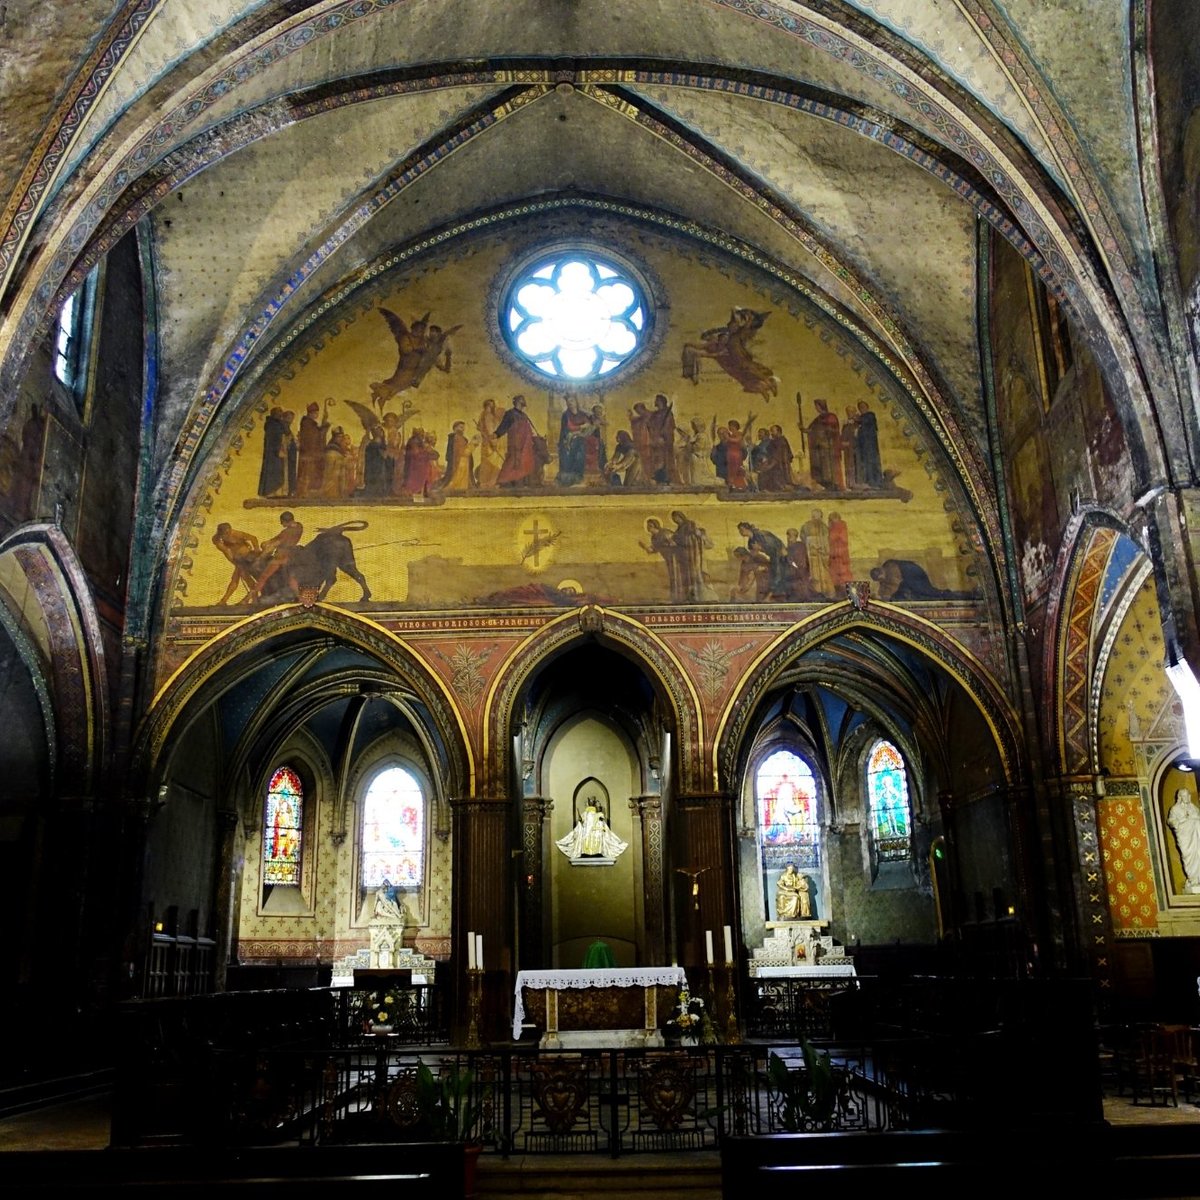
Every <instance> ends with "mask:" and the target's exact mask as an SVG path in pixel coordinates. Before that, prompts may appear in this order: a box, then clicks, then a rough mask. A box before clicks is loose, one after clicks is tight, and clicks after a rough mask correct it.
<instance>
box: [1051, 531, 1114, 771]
mask: <svg viewBox="0 0 1200 1200" xmlns="http://www.w3.org/2000/svg"><path fill="white" fill-rule="evenodd" d="M1123 530H1124V525H1123V523H1122V522H1120V521H1118V520H1117V519H1116V518H1115V517H1113V516H1112V515H1111V514H1110V513H1108V512H1106V511H1103V510H1100V509H1089V510H1086V511H1082V512H1080V513H1078V514H1076V516H1075V517H1074V518H1073V519H1072V521H1071V523H1070V525H1069V526H1068V527H1067V530H1066V532H1065V534H1064V536H1063V544H1062V548H1061V549H1060V551H1059V557H1058V563H1057V564H1056V569H1055V578H1054V580H1053V583H1052V585H1051V589H1050V595H1051V596H1052V597H1054V600H1053V601H1052V607H1051V610H1050V612H1049V613H1048V619H1047V623H1046V627H1047V629H1048V630H1053V636H1052V637H1047V639H1046V645H1045V657H1044V660H1043V677H1044V678H1045V680H1046V683H1047V685H1048V686H1046V687H1045V688H1044V689H1043V693H1044V695H1045V696H1046V698H1047V699H1046V702H1045V704H1044V705H1043V710H1042V719H1043V721H1044V722H1045V727H1046V728H1047V729H1051V730H1053V745H1054V752H1055V755H1056V769H1057V773H1058V774H1060V775H1064V776H1067V775H1085V774H1088V773H1089V772H1090V771H1092V770H1093V769H1095V768H1094V764H1095V760H1096V756H1097V749H1096V745H1095V721H1094V705H1093V703H1092V694H1093V686H1094V683H1095V681H1094V680H1093V669H1094V666H1095V655H1094V653H1093V649H1094V643H1093V625H1094V621H1095V617H1096V612H1097V609H1098V607H1099V605H1100V603H1101V589H1102V585H1103V582H1104V574H1105V568H1106V567H1107V565H1108V561H1109V557H1110V555H1111V554H1112V551H1113V547H1114V546H1115V545H1116V542H1117V540H1118V538H1119V537H1120V536H1121V534H1122V532H1123Z"/></svg>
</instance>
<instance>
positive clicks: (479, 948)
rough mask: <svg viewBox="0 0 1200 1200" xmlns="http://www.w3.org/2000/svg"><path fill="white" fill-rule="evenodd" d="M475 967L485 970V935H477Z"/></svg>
mask: <svg viewBox="0 0 1200 1200" xmlns="http://www.w3.org/2000/svg"><path fill="white" fill-rule="evenodd" d="M475 966H476V967H478V968H479V970H481V971H482V970H483V934H482V933H477V934H476V935H475Z"/></svg>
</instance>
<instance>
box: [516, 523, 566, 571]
mask: <svg viewBox="0 0 1200 1200" xmlns="http://www.w3.org/2000/svg"><path fill="white" fill-rule="evenodd" d="M521 532H522V533H523V534H525V536H526V537H529V538H532V539H533V540H532V541H531V542H530V543H529V545H528V546H526V547H525V549H524V550H523V551H522V552H521V561H522V562H524V561H525V560H526V559H527V558H532V559H533V565H534V566H535V567H540V566H541V565H542V557H541V555H542V551H543V550H546V549H549V547H551V546H553V545H554V543H555V542H557V541H558V539H559V537H560V534H558V533H556V532H554V531H553V530H551V529H547V530H544V531H543V529H542V525H541V522H540V521H539V520H538V519H537V518H536V517H534V519H533V528H532V529H522V530H521Z"/></svg>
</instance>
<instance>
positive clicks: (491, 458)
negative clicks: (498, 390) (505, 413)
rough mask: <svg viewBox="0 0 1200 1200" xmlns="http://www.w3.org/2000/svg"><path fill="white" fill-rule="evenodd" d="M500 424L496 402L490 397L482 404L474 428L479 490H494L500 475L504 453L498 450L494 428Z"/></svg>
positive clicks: (497, 440) (498, 442)
mask: <svg viewBox="0 0 1200 1200" xmlns="http://www.w3.org/2000/svg"><path fill="white" fill-rule="evenodd" d="M499 424H500V414H499V413H498V412H497V411H496V401H495V400H493V399H492V398H491V397H490V396H489V397H488V398H487V399H486V400H485V401H484V402H483V408H482V409H480V412H479V419H478V420H477V421H476V422H475V428H476V429H478V430H479V475H478V477H477V482H478V484H479V487H480V488H494V487H495V486H496V477H497V476H498V475H499V474H500V464H501V463H502V462H503V461H504V453H503V451H502V450H501V449H500V440H499V438H497V437H496V427H497V426H498V425H499Z"/></svg>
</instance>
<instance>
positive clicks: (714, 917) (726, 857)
mask: <svg viewBox="0 0 1200 1200" xmlns="http://www.w3.org/2000/svg"><path fill="white" fill-rule="evenodd" d="M670 839H671V841H670V845H671V856H670V860H669V867H670V871H671V886H670V889H669V890H670V893H671V895H672V897H673V898H674V904H673V905H672V915H673V917H674V947H675V950H676V952H677V955H678V958H679V963H680V966H683V967H691V968H698V969H701V970H703V969H705V968H706V967H707V959H706V955H705V939H704V933H705V930H709V929H711V930H712V933H713V951H714V958H715V959H716V961H717V962H718V963H720V962H723V961H724V958H725V948H724V933H723V930H724V926H726V925H729V926H731V927H732V930H733V941H734V956H735V958H736V957H737V955H738V953H739V948H740V945H741V930H740V921H739V919H738V906H737V887H736V881H737V868H736V859H735V857H734V853H733V810H732V800H731V797H730V796H729V795H728V793H725V792H693V793H690V794H686V795H681V796H677V797H676V798H675V805H674V812H673V815H672V819H671V829H670ZM694 887H698V892H696V893H695V894H693V888H694Z"/></svg>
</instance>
